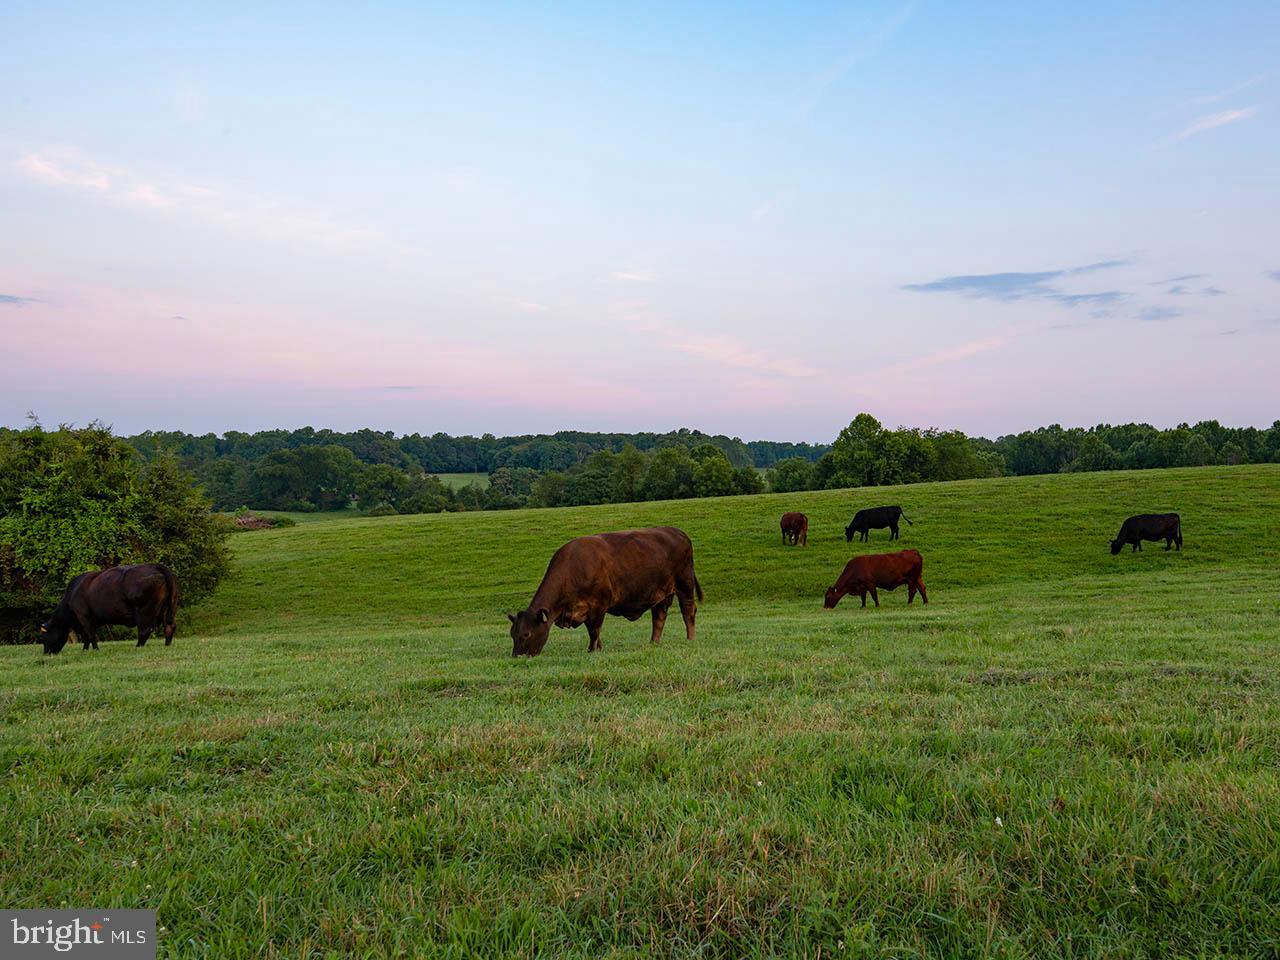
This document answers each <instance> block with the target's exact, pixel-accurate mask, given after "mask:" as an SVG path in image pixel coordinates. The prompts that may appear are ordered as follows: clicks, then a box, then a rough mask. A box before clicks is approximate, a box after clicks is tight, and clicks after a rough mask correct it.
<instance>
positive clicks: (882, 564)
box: [822, 550, 929, 610]
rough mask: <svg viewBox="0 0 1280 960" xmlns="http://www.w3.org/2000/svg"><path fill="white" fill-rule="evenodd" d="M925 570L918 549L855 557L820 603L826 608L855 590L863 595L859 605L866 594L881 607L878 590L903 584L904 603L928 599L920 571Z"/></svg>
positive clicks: (829, 607) (831, 607) (859, 594)
mask: <svg viewBox="0 0 1280 960" xmlns="http://www.w3.org/2000/svg"><path fill="white" fill-rule="evenodd" d="M923 570H924V558H923V557H921V556H920V551H919V550H902V551H900V552H898V553H876V554H871V555H870V556H865V557H854V558H853V559H852V560H850V561H849V562H848V563H846V564H845V566H844V572H842V573H841V574H840V579H839V580H837V581H836V583H835V586H833V587H830V588H829V589H828V590H827V596H826V599H825V600H824V601H823V604H822V605H823V606H824V607H826V608H827V609H828V610H831V609H833V608H834V607H835V605H836V604H837V603H839V602H840V598H841V597H843V596H844V595H845V594H847V593H856V594H857V595H858V596H860V597H862V605H863V606H864V607H865V606H866V605H867V594H868V593H870V594H871V599H872V600H874V601H875V602H876V606H877V607H878V606H880V597H879V595H878V594H877V593H876V590H877V589H880V590H892V589H894V588H895V587H900V586H902V585H903V584H904V583H905V584H906V585H907V603H910V602H911V601H912V600H914V599H915V598H916V593H917V592H919V594H920V599H921V600H922V601H924V602H925V603H928V602H929V595H928V594H927V593H925V592H924V581H923V580H921V579H920V574H921V572H922V571H923Z"/></svg>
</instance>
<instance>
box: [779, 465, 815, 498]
mask: <svg viewBox="0 0 1280 960" xmlns="http://www.w3.org/2000/svg"><path fill="white" fill-rule="evenodd" d="M768 479H769V489H770V490H772V491H773V492H774V493H794V492H796V491H797V490H813V489H815V488H816V487H817V486H818V470H817V466H816V465H815V464H814V463H812V462H810V461H809V460H806V459H805V458H804V457H788V458H787V459H785V460H779V461H778V462H777V463H776V464H775V465H774V466H773V467H772V468H771V469H770V470H769V473H768Z"/></svg>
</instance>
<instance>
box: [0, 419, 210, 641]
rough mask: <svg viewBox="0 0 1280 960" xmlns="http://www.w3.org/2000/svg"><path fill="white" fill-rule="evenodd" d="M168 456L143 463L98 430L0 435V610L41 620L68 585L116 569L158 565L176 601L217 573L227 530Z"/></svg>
mask: <svg viewBox="0 0 1280 960" xmlns="http://www.w3.org/2000/svg"><path fill="white" fill-rule="evenodd" d="M209 507H210V504H209V501H208V499H207V498H205V496H204V495H203V494H202V493H201V492H200V491H199V490H198V488H197V487H196V486H195V483H194V478H193V477H192V476H191V475H190V474H189V473H187V472H186V471H185V470H184V469H183V468H182V467H181V466H180V465H179V464H178V462H177V459H176V458H175V457H174V456H173V455H172V454H168V453H164V452H160V453H158V454H157V455H156V457H155V459H153V460H152V461H151V462H149V463H146V464H143V463H142V462H141V459H140V458H139V456H138V455H137V453H136V451H135V450H134V449H133V447H131V446H130V445H129V444H127V443H125V442H124V441H123V440H120V439H118V438H116V437H113V436H112V435H111V432H110V431H109V430H108V429H107V428H105V427H103V426H101V425H100V424H96V423H95V424H91V425H90V426H88V427H85V428H82V429H71V428H67V427H63V428H60V429H58V430H56V431H45V430H43V429H42V428H41V427H40V426H39V425H38V424H35V425H33V426H31V427H30V428H29V429H27V430H22V431H6V432H2V433H0V608H6V609H7V610H8V611H10V612H11V615H12V612H14V611H17V612H18V613H19V614H21V617H20V619H21V618H22V617H25V616H26V615H27V614H30V617H31V619H32V622H33V623H34V620H35V617H36V615H37V614H38V613H41V612H45V613H47V612H48V608H49V607H51V606H52V605H54V604H55V603H56V602H57V601H58V598H59V597H60V596H61V595H62V592H63V590H64V589H65V588H66V585H67V583H68V582H69V581H70V580H71V578H72V577H74V576H76V575H77V574H80V573H83V572H85V571H86V570H92V569H95V568H101V567H107V566H113V565H115V564H119V563H144V562H145V563H154V562H159V563H166V564H168V565H169V566H170V567H172V568H173V571H174V573H175V575H176V576H177V578H178V582H179V584H180V585H181V591H180V594H181V599H182V601H183V602H184V603H185V602H190V601H194V600H198V599H200V598H201V597H203V596H205V595H207V594H208V593H209V592H210V591H211V590H212V589H213V588H214V586H215V585H216V584H217V583H218V581H219V580H220V579H221V578H222V577H223V576H224V575H225V574H226V571H227V566H228V553H227V549H226V543H225V538H226V537H227V535H228V534H229V533H230V532H231V528H230V525H229V524H228V523H226V522H225V521H224V520H222V519H221V518H219V517H217V516H215V515H214V514H212V513H211V512H210V509H209Z"/></svg>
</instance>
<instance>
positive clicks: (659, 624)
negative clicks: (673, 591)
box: [649, 595, 675, 643]
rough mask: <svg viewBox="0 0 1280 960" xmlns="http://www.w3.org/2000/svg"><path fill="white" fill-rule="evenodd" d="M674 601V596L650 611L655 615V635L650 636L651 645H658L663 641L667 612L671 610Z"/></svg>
mask: <svg viewBox="0 0 1280 960" xmlns="http://www.w3.org/2000/svg"><path fill="white" fill-rule="evenodd" d="M674 599H675V596H674V595H672V596H670V597H667V599H665V600H663V601H662V602H661V603H659V604H656V605H655V606H654V608H653V610H651V611H650V612H651V613H652V614H653V633H652V634H651V635H650V636H649V642H650V643H657V642H658V641H659V640H661V639H662V628H663V627H664V626H666V623H667V611H668V610H670V609H671V601H672V600H674Z"/></svg>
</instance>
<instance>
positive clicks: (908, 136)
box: [0, 2, 1280, 440]
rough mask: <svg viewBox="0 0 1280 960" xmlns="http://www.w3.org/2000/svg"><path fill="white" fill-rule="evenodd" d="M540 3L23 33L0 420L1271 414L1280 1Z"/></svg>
mask: <svg viewBox="0 0 1280 960" xmlns="http://www.w3.org/2000/svg"><path fill="white" fill-rule="evenodd" d="M546 6H549V5H494V6H491V7H487V8H484V9H476V7H475V5H457V6H444V5H436V6H433V5H423V4H413V5H398V4H391V5H379V4H370V5H361V6H358V7H357V6H350V5H346V6H337V5H334V6H331V7H314V6H303V5H297V6H292V7H289V6H283V5H279V6H273V7H272V8H271V9H270V10H265V11H264V10H260V9H256V8H254V7H251V6H244V7H241V8H236V7H234V6H232V5H219V6H218V7H217V9H214V8H211V7H208V5H204V6H202V7H200V8H197V7H191V8H184V7H182V6H180V5H174V4H165V5H159V4H157V5H153V6H147V5H132V6H131V9H130V12H128V13H123V14H122V13H119V12H118V11H108V10H107V9H105V8H104V7H103V6H102V5H87V4H86V5H64V4H47V3H42V4H24V3H13V2H10V3H7V4H6V5H5V6H4V7H3V9H0V35H3V36H4V37H6V41H5V52H4V54H3V57H2V58H0V117H3V124H2V125H0V223H2V224H3V225H4V229H3V230H0V331H3V336H4V342H5V343H6V345H7V349H6V353H9V354H10V356H11V358H12V359H11V360H10V361H9V362H8V363H7V364H6V367H8V368H9V370H10V376H8V377H6V378H5V379H4V380H3V381H0V422H4V423H11V424H16V423H20V422H21V421H22V419H23V417H24V416H25V414H26V411H27V410H29V409H30V410H34V411H35V412H37V413H38V414H39V415H40V416H41V418H42V419H43V420H45V421H46V422H58V421H62V420H66V421H76V422H84V421H86V420H89V419H92V418H95V417H98V418H102V419H104V420H107V421H109V422H112V423H114V424H115V425H116V426H117V428H119V429H121V430H127V431H132V430H137V429H143V428H146V427H164V428H181V429H189V430H197V431H203V430H218V431H221V430H224V429H229V428H236V429H255V428H260V427H269V426H295V425H303V424H312V425H315V426H332V427H337V428H352V427H358V426H365V425H368V426H373V427H376V428H380V429H393V430H397V431H414V430H416V431H421V432H432V431H435V430H446V431H449V432H453V433H458V432H470V431H474V432H480V431H485V430H489V431H493V432H495V433H512V432H523V431H532V430H553V429H557V428H567V427H576V428H586V429H667V428H670V427H675V426H680V425H690V426H696V427H700V428H702V429H707V430H715V431H724V432H728V433H732V434H738V435H741V436H744V437H748V438H754V437H773V438H792V439H812V440H825V439H829V438H830V437H831V436H832V435H834V433H835V432H836V431H837V430H838V429H839V427H840V426H842V425H843V424H845V423H847V422H848V420H849V419H850V418H851V417H852V416H853V414H854V413H856V412H858V411H859V410H869V411H871V412H873V413H875V414H876V415H877V416H879V417H880V418H881V419H883V420H885V421H886V422H888V423H891V424H898V423H905V424H913V425H920V426H926V425H937V426H943V427H959V428H961V429H965V430H967V431H970V432H979V433H985V434H988V435H994V434H998V433H1003V432H1008V431H1011V430H1017V429H1023V428H1026V427H1030V426H1036V425H1040V424H1043V423H1049V422H1062V423H1071V424H1075V423H1083V424H1090V423H1096V422H1100V421H1108V422H1118V421H1126V420H1148V421H1151V422H1154V423H1157V424H1162V425H1166V424H1173V423H1177V422H1179V421H1182V420H1191V421H1194V420H1197V419H1201V418H1210V417H1216V418H1218V419H1221V420H1223V421H1224V422H1230V423H1233V424H1241V423H1254V424H1259V425H1265V424H1269V423H1270V422H1271V421H1272V420H1274V419H1276V418H1277V417H1280V403H1277V401H1278V400H1280V389H1277V387H1276V385H1275V378H1274V374H1273V373H1272V369H1271V368H1272V367H1273V366H1274V359H1273V358H1274V356H1275V355H1276V353H1277V348H1278V347H1280V296H1277V295H1278V294H1280V280H1277V279H1276V276H1275V274H1277V272H1278V271H1280V132H1278V127H1277V124H1276V117H1277V116H1278V115H1280V114H1278V111H1280V104H1278V103H1277V92H1278V91H1280V68H1277V67H1276V56H1275V53H1276V43H1275V38H1276V37H1277V36H1280V6H1277V5H1276V4H1274V3H1269V4H1216V5H1206V4H1162V5H1154V4H1149V5H1131V6H1129V7H1127V8H1126V9H1125V10H1124V11H1121V12H1116V10H1115V9H1114V8H1113V6H1114V5H1102V4H1098V5H1090V4H1081V5H1068V6H1066V7H1064V8H1063V9H1061V10H1056V9H1048V7H1047V5H1039V4H1036V5H1012V4H998V3H988V4H965V5H958V4H946V5H944V4H939V3H925V2H917V3H868V4H808V5H803V6H802V7H797V6H796V5H790V4H787V5H782V4H778V5H763V4H755V5H752V4H745V5H744V4H732V5H730V4H704V5H701V6H699V7H698V8H697V9H696V10H690V9H688V8H686V7H683V6H677V5H666V6H664V5H654V4H645V5H635V6H626V5H603V4H590V5H587V4H583V5H576V6H575V5H556V6H555V9H554V10H548V9H545V7H546ZM1028 7H1029V8H1030V9H1028ZM1042 8H1043V9H1042Z"/></svg>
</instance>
